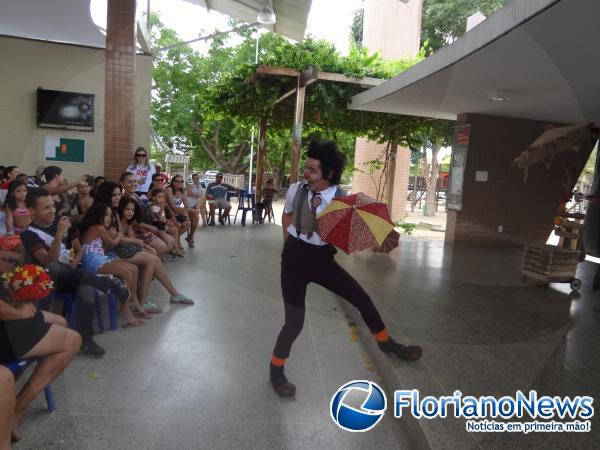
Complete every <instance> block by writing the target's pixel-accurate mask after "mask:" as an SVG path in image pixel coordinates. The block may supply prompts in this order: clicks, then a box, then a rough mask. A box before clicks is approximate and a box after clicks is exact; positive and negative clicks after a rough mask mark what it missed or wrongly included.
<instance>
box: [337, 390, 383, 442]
mask: <svg viewBox="0 0 600 450" xmlns="http://www.w3.org/2000/svg"><path fill="white" fill-rule="evenodd" d="M386 408H387V399H386V397H385V394H384V392H383V390H382V389H381V388H380V387H379V386H377V384H375V383H373V382H372V381H368V380H354V381H351V382H350V383H348V384H345V385H344V386H342V387H341V388H339V389H338V391H337V392H336V393H335V394H334V395H333V397H331V406H330V409H329V412H330V413H331V418H332V419H333V421H334V422H335V424H336V425H337V426H338V427H340V428H341V429H343V430H346V431H353V432H356V431H358V432H361V431H369V430H370V429H371V428H373V427H374V426H375V425H377V423H379V421H380V420H381V418H382V417H383V415H384V414H385V410H386Z"/></svg>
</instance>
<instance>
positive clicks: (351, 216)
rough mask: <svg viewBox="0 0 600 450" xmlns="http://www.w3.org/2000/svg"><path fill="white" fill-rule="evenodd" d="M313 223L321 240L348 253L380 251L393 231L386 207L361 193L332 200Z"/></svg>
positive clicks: (386, 247) (388, 246)
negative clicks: (369, 250)
mask: <svg viewBox="0 0 600 450" xmlns="http://www.w3.org/2000/svg"><path fill="white" fill-rule="evenodd" d="M317 222H318V224H319V234H320V235H321V238H322V239H323V240H324V241H325V242H328V243H330V244H332V245H335V246H336V247H337V248H339V249H341V250H343V251H345V252H346V253H348V254H350V253H353V252H357V251H360V250H366V249H381V248H382V247H384V246H383V244H384V242H385V240H386V238H388V236H389V235H390V233H391V232H392V231H394V225H393V223H392V220H391V218H390V213H389V211H388V208H387V205H385V204H384V203H381V202H378V201H377V200H374V199H372V198H371V197H369V196H367V195H365V194H363V193H358V194H353V195H348V196H345V197H337V198H334V199H333V200H332V201H331V203H329V205H327V208H325V210H324V211H323V212H322V213H321V214H319V215H318V216H317ZM388 248H389V249H388ZM392 248H393V247H391V246H390V245H386V246H385V249H387V251H390V250H391V249H392Z"/></svg>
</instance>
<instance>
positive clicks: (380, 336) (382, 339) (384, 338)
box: [373, 328, 390, 342]
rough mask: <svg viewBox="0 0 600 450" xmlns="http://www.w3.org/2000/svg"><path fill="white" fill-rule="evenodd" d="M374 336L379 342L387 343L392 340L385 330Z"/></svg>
mask: <svg viewBox="0 0 600 450" xmlns="http://www.w3.org/2000/svg"><path fill="white" fill-rule="evenodd" d="M373 336H374V337H375V340H376V341H377V342H385V341H389V339H390V335H389V334H388V332H387V330H386V329H385V328H384V329H383V330H381V331H380V332H379V333H374V334H373Z"/></svg>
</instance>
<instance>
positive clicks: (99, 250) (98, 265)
mask: <svg viewBox="0 0 600 450" xmlns="http://www.w3.org/2000/svg"><path fill="white" fill-rule="evenodd" d="M112 219H113V212H112V209H111V208H110V207H109V206H108V205H106V204H105V203H94V205H93V206H92V207H91V208H90V209H89V210H88V211H87V212H86V213H85V215H84V216H83V219H82V220H81V225H80V227H79V231H80V233H81V249H82V251H83V256H82V258H81V263H82V265H83V269H84V270H86V271H88V272H91V273H94V274H96V273H99V274H111V275H115V276H117V277H119V278H120V279H121V280H122V281H123V282H124V283H125V286H127V287H128V288H129V290H130V291H131V298H130V299H129V301H125V302H123V304H122V306H121V314H122V315H123V318H124V319H125V321H126V322H127V324H126V326H131V327H137V326H139V325H142V324H143V323H144V322H143V321H141V320H137V319H136V318H135V317H134V316H133V315H132V313H131V310H130V307H134V308H135V309H136V310H137V311H138V312H139V313H140V314H141V315H142V316H143V317H144V318H148V316H146V314H147V313H145V311H144V310H143V308H142V307H141V306H140V304H139V302H138V297H137V284H138V270H137V267H136V266H135V265H133V264H130V263H128V262H126V261H124V260H121V259H119V258H117V257H113V256H112V255H107V254H106V253H105V252H104V248H105V247H106V248H107V249H112V248H114V247H115V246H117V245H118V244H119V243H120V241H121V235H120V234H119V233H117V234H116V235H115V236H114V237H112V236H111V235H110V234H109V232H108V230H109V229H110V228H111V225H112Z"/></svg>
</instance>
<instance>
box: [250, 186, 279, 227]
mask: <svg viewBox="0 0 600 450" xmlns="http://www.w3.org/2000/svg"><path fill="white" fill-rule="evenodd" d="M275 194H279V191H278V190H277V189H275V188H274V187H273V180H267V182H266V183H265V187H264V188H263V190H262V199H261V201H260V203H257V204H256V206H257V210H258V212H259V215H260V217H259V219H260V223H263V222H264V221H265V219H266V218H267V217H269V214H270V213H271V212H272V211H273V198H274V197H275Z"/></svg>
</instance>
